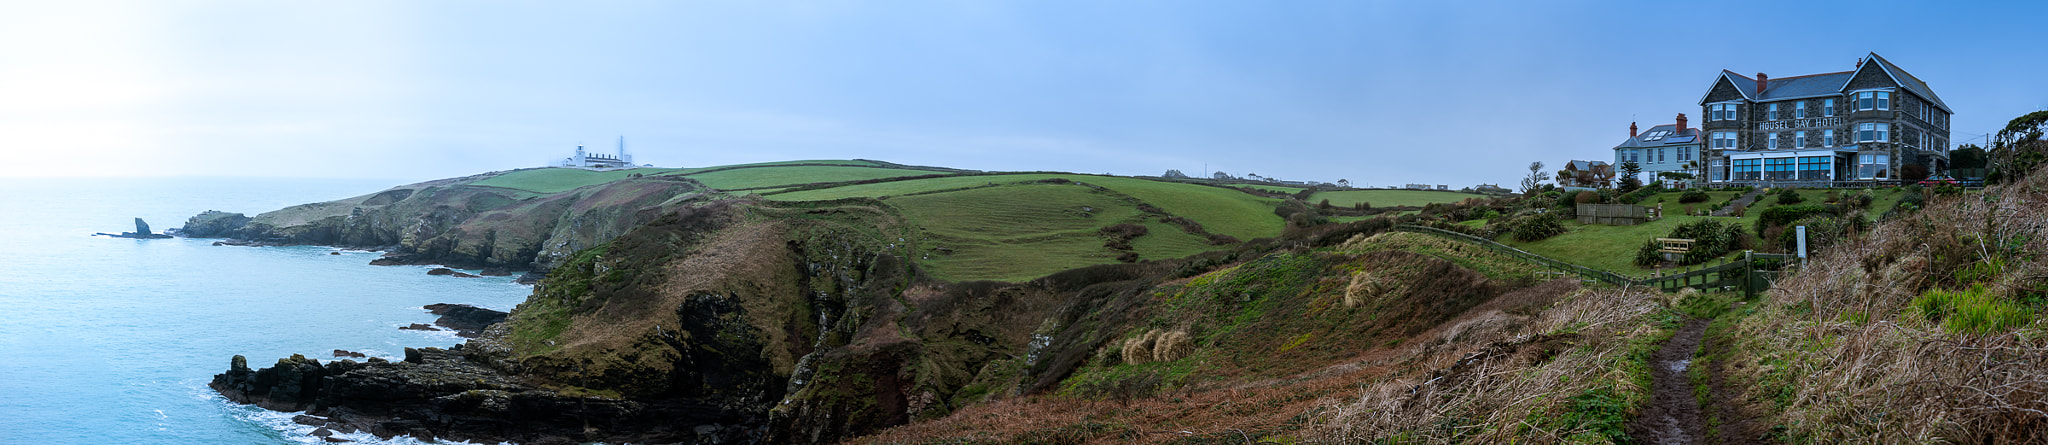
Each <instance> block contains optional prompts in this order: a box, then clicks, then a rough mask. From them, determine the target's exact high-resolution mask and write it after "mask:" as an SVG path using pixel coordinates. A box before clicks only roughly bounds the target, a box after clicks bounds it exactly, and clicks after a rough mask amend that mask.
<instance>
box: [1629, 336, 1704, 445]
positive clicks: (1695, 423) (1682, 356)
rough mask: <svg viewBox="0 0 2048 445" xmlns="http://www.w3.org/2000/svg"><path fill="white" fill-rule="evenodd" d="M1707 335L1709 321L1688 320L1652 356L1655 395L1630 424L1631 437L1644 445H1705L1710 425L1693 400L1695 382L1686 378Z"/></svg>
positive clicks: (1697, 403) (1651, 365)
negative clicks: (1694, 357) (1687, 369)
mask: <svg viewBox="0 0 2048 445" xmlns="http://www.w3.org/2000/svg"><path fill="white" fill-rule="evenodd" d="M1706 332H1707V320H1704V319H1697V318H1695V319H1688V320H1687V321H1686V322H1685V325H1684V326H1682V327H1679V328H1678V333H1676V334H1672V335H1671V339H1670V340H1665V341H1664V347H1663V348H1661V349H1658V350H1657V354H1656V355H1653V356H1651V357H1650V376H1651V378H1652V381H1653V382H1654V383H1652V384H1651V392H1652V396H1651V397H1650V405H1649V406H1647V407H1644V408H1643V412H1642V415H1641V416H1639V417H1636V420H1635V422H1634V423H1632V424H1630V425H1629V428H1628V433H1629V436H1632V437H1635V439H1636V440H1637V441H1639V442H1642V443H1652V444H1660V445H1678V444H1694V443H1705V440H1703V439H1704V438H1705V437H1706V423H1705V422H1704V421H1703V420H1702V418H1701V417H1700V405H1699V402H1698V401H1697V400H1696V399H1694V398H1693V392H1692V380H1691V379H1690V378H1688V377H1687V375H1686V368H1687V367H1689V366H1691V364H1692V358H1693V354H1694V353H1696V352H1698V351H1699V349H1700V341H1701V338H1702V337H1705V335H1706Z"/></svg>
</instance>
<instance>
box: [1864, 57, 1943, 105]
mask: <svg viewBox="0 0 2048 445" xmlns="http://www.w3.org/2000/svg"><path fill="white" fill-rule="evenodd" d="M1870 60H1871V61H1874V62H1877V66H1879V67H1883V68H1884V71H1885V73H1887V74H1891V75H1892V79H1896V80H1898V81H1899V86H1903V87H1905V88H1906V89H1908V90H1913V94H1918V95H1920V97H1925V98H1927V100H1928V101H1932V102H1934V105H1935V106H1938V107H1941V110H1942V111H1947V112H1949V114H1955V112H1956V110H1952V109H1949V108H1948V104H1947V103H1944V102H1942V101H1941V96H1936V95H1934V89H1933V88H1928V87H1927V82H1926V81H1922V80H1920V78H1918V77H1913V73H1908V72H1906V70H1904V69H1900V68H1899V66H1898V65H1893V64H1892V61H1890V60H1885V59H1884V56H1880V55H1877V53H1874V52H1873V53H1870Z"/></svg>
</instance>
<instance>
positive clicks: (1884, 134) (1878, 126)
mask: <svg viewBox="0 0 2048 445" xmlns="http://www.w3.org/2000/svg"><path fill="white" fill-rule="evenodd" d="M1891 129H1892V124H1886V123H1872V122H1865V123H1861V124H1856V142H1891V141H1892V138H1891Z"/></svg>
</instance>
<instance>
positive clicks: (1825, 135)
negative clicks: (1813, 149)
mask: <svg viewBox="0 0 2048 445" xmlns="http://www.w3.org/2000/svg"><path fill="white" fill-rule="evenodd" d="M1820 146H1822V147H1833V146H1835V130H1824V131H1821V133H1820Z"/></svg>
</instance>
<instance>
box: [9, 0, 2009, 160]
mask: <svg viewBox="0 0 2048 445" xmlns="http://www.w3.org/2000/svg"><path fill="white" fill-rule="evenodd" d="M2044 18H2048V2H2042V1H2014V2H1985V3H1973V2H1935V1H1900V2H1884V1H1855V2H1835V3H1821V2H1776V1H1772V2H1755V3H1745V2H1735V1H1723V2H1709V3H1700V2H1680V1H1662V2H1588V1H1503V2H1476V1H1388V2H1380V1H1363V0H1356V1H1333V2H1313V1H1283V2H1266V1H1237V2H1221V1H1157V2H1153V1H1075V2H1056V1H1040V0H1032V1H1018V2H993V1H945V2H916V1H898V0H889V1H869V2H839V1H829V2H763V1H746V2H709V1H704V2H694V1H693V2H681V1H673V2H669V1H664V2H652V1H650V2H623V1H621V2H610V1H576V2H545V3H543V2H502V1H488V2H486V1H402V2H401V1H391V2H378V1H325V2H317V1H289V2H281V1H234V2H208V1H175V2H94V1H72V0H66V1H42V2H33V1H8V2H4V3H0V138H4V139H0V144H4V146H5V147H6V148H5V153H6V154H7V160H6V161H5V162H0V176H290V177H365V178H390V179H395V180H425V179H434V178H440V177H451V176H462V175H468V174H474V173H480V172H485V171H493V170H506V169H513V168H522V167H531V166H540V165H543V164H545V163H547V162H549V161H551V160H554V159H558V158H560V157H563V156H566V155H567V154H568V153H569V152H570V151H571V150H573V148H574V146H575V145H576V144H577V143H578V142H582V143H585V144H589V145H591V146H593V147H598V148H601V149H603V150H610V149H611V147H612V145H613V144H614V141H615V140H616V138H618V137H619V136H621V135H623V136H625V137H626V139H627V141H628V144H629V149H630V151H631V152H632V153H633V154H634V155H635V157H636V158H637V160H638V161H639V162H643V163H653V164H656V165H659V166H706V165H719V164H734V163H747V162H762V161H780V160H796V159H848V158H863V159H879V160H886V161H893V162H899V163H905V164H919V165H937V166H948V167H959V168H969V169H981V170H1061V171H1077V172H1089V173H1104V172H1107V173H1115V174H1125V175H1135V174H1144V175H1156V174H1159V173H1160V172H1162V171H1165V170H1166V169H1170V168H1171V169H1180V170H1182V171H1185V172H1188V173H1189V174H1200V172H1201V171H1203V170H1204V168H1205V165H1206V168H1207V169H1208V170H1223V171H1228V172H1230V173H1233V174H1239V175H1242V174H1244V173H1257V174H1260V175H1265V176H1272V177H1279V178H1283V179H1298V180H1321V181H1335V180H1337V179H1340V178H1341V179H1350V180H1352V181H1353V182H1356V183H1359V184H1370V185H1387V184H1401V183H1408V182H1427V183H1442V184H1454V185H1456V186H1467V185H1472V184H1475V183H1480V182H1494V183H1502V184H1503V185H1510V184H1512V183H1514V182H1515V181H1516V180H1517V178H1518V177H1520V176H1521V175H1522V174H1524V173H1526V171H1525V166H1526V165H1527V164H1528V163H1529V161H1532V160H1541V161H1544V162H1545V163H1546V164H1549V165H1550V166H1552V167H1553V168H1555V167H1557V166H1560V165H1562V164H1563V163H1564V162H1565V161H1567V160H1570V159H1606V158H1608V157H1609V156H1611V154H1610V153H1611V152H1610V151H1609V150H1608V148H1610V147H1612V146H1614V145H1615V144H1616V143H1619V142H1621V140H1622V139H1623V138H1624V137H1625V136H1626V135H1627V127H1628V124H1629V122H1630V121H1632V120H1633V121H1638V122H1642V123H1643V126H1644V127H1648V126H1650V125H1654V124H1661V123H1667V122H1670V121H1671V119H1672V117H1673V116H1674V115H1676V114H1677V113H1681V112H1682V113H1687V114H1688V115H1689V116H1694V122H1698V116H1696V115H1697V114H1698V113H1699V106H1698V105H1697V104H1698V101H1699V99H1700V96H1701V95H1702V94H1704V93H1705V91H1706V89H1707V87H1708V86H1709V84H1710V83H1711V82H1712V81H1713V79H1714V76H1715V75H1716V74H1717V73H1719V72H1720V70H1721V69H1724V68H1725V69H1730V70H1734V71H1736V72H1738V73H1743V74H1745V75H1753V74H1755V73H1757V72H1764V73H1767V74H1770V75H1771V76H1772V77H1789V76H1793V75H1800V74H1814V73H1822V72H1832V71H1843V70H1848V69H1851V68H1853V65H1854V63H1855V61H1856V59H1857V58H1858V57H1861V56H1863V55H1864V54H1866V53H1868V52H1872V51H1875V52H1877V53H1878V54H1881V55H1884V56H1885V57H1886V58H1888V59H1891V60H1892V61H1893V62H1895V63H1898V64H1899V65H1900V66H1902V67H1904V68H1905V69H1907V70H1908V71H1911V72H1912V73H1913V74H1915V75H1917V76H1919V77H1920V78H1922V79H1925V80H1927V81H1928V82H1929V83H1930V84H1931V85H1932V86H1933V88H1934V89H1935V91H1936V92H1937V94H1940V95H1941V97H1942V99H1944V100H1945V101H1946V102H1947V103H1948V104H1949V105H1950V106H1952V107H1953V108H1955V109H1956V112H1957V115H1956V118H1955V120H1954V129H1955V132H1954V134H1953V139H1955V140H1956V141H1957V142H1958V143H1960V142H1966V141H1969V140H1971V139H1973V138H1978V139H1979V140H1981V136H1980V135H1981V134H1982V133H1987V132H1995V131H1996V130H1997V129H1998V128H2000V127H2002V126H2003V125H2004V123H2005V122H2006V121H2007V120H2009V119H2011V118H2013V117H2015V116H2018V115H2020V114H2023V113H2027V112H2032V111H2036V110H2040V109H2043V108H2044V107H2048V81H2044V80H2043V79H2048V49H2043V46H2042V45H2041V44H2040V43H2041V42H2042V38H2043V34H2042V33H2041V24H2042V23H2043V21H2042V20H2043V19H2044Z"/></svg>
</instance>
